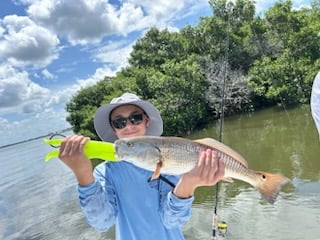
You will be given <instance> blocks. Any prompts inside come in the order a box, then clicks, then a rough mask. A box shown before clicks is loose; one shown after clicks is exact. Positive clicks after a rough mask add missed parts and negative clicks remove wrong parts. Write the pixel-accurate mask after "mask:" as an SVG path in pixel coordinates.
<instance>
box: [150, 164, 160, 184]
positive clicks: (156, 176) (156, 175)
mask: <svg viewBox="0 0 320 240" xmlns="http://www.w3.org/2000/svg"><path fill="white" fill-rule="evenodd" d="M161 168H162V162H158V163H157V165H156V169H155V170H154V172H153V174H152V176H151V180H155V179H157V178H159V176H160V171H161Z"/></svg>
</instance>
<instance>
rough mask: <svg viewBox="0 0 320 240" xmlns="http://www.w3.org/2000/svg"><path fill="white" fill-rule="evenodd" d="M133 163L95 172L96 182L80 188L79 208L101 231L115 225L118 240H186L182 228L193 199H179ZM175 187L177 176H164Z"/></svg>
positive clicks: (107, 164)
mask: <svg viewBox="0 0 320 240" xmlns="http://www.w3.org/2000/svg"><path fill="white" fill-rule="evenodd" d="M151 175H152V172H150V171H148V170H145V169H142V168H138V167H136V166H134V165H132V164H131V163H128V162H125V161H120V162H116V163H114V162H112V163H110V162H105V163H102V164H100V165H98V166H97V167H96V168H95V170H94V177H95V180H96V181H95V182H94V183H93V184H90V185H88V186H85V187H82V186H79V188H78V190H79V198H80V206H81V208H82V211H83V212H84V214H85V216H86V218H87V221H88V223H89V224H90V225H91V226H93V227H94V228H96V229H97V230H99V231H106V230H108V229H109V228H110V227H111V226H112V225H114V224H115V225H116V239H118V240H122V239H125V240H129V239H130V240H131V239H132V240H135V239H143V240H144V239H159V240H160V239H168V240H169V239H174V240H179V239H184V237H183V234H182V230H181V227H182V225H183V224H184V223H185V222H186V221H187V220H188V219H189V218H190V216H191V205H192V202H193V199H194V198H193V197H191V198H188V199H179V198H177V197H176V196H175V195H173V194H172V186H171V185H170V184H168V183H167V182H165V181H163V180H161V179H157V180H153V181H149V179H150V176H151ZM164 176H165V177H166V178H167V179H168V180H169V181H170V182H172V183H173V184H176V183H177V181H178V180H179V177H178V176H167V175H164Z"/></svg>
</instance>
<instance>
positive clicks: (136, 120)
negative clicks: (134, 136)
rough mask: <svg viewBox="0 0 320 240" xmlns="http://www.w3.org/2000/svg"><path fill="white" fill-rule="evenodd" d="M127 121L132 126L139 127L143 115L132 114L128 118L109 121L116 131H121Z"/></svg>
mask: <svg viewBox="0 0 320 240" xmlns="http://www.w3.org/2000/svg"><path fill="white" fill-rule="evenodd" d="M128 120H129V121H130V122H131V124H133V125H139V124H140V123H142V121H143V113H132V114H131V115H130V116H129V117H127V118H125V117H119V118H116V119H114V120H111V121H110V122H111V125H112V126H113V127H114V128H116V129H122V128H125V127H126V126H127V123H128Z"/></svg>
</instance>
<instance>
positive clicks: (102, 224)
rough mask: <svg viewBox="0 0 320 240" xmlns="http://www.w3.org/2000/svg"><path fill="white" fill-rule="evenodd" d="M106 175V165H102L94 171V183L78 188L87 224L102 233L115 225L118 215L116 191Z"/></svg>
mask: <svg viewBox="0 0 320 240" xmlns="http://www.w3.org/2000/svg"><path fill="white" fill-rule="evenodd" d="M105 173H106V164H105V163H102V164H100V165H98V166H97V167H96V168H95V170H94V177H95V182H94V183H92V184H89V185H87V186H80V185H79V186H78V192H79V199H80V207H81V210H82V211H83V213H84V215H85V217H86V219H87V222H88V223H89V224H90V225H91V226H92V227H94V228H95V229H96V230H98V231H101V232H103V231H107V230H108V229H109V228H110V227H111V226H112V225H114V223H115V219H116V214H117V200H116V195H115V191H114V188H113V185H112V184H111V183H110V182H109V180H108V179H107V178H106V176H105Z"/></svg>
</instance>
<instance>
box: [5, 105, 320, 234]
mask: <svg viewBox="0 0 320 240" xmlns="http://www.w3.org/2000/svg"><path fill="white" fill-rule="evenodd" d="M217 136H218V126H216V125H213V126H212V127H210V128H208V129H204V130H202V131H199V132H197V133H196V134H194V135H193V136H191V138H199V137H215V138H217ZM223 142H224V143H225V144H227V145H229V146H230V147H232V148H233V149H235V150H237V151H238V152H239V153H241V154H242V155H243V156H244V157H245V158H246V159H247V161H248V163H249V166H250V168H252V169H256V170H263V171H268V172H274V173H282V174H284V175H286V176H287V177H289V178H290V179H291V180H292V181H291V183H290V184H287V185H286V186H285V187H284V188H283V190H282V192H281V193H280V195H279V197H278V199H277V201H276V203H275V204H274V205H270V204H268V203H266V202H265V201H263V200H261V198H260V196H259V193H258V192H257V191H256V190H255V189H253V188H252V187H251V186H249V185H248V184H246V183H243V182H240V181H235V182H234V183H222V184H220V185H219V186H220V190H219V202H218V217H219V219H220V220H224V221H226V222H227V224H228V232H227V237H228V239H231V240H232V239H235V240H248V239H262V240H264V239H268V240H269V239H271V240H282V239H283V240H287V239H290V240H294V239H297V240H298V239H308V240H319V239H320V231H319V230H318V226H319V224H320V193H319V192H320V191H319V189H320V159H319V156H320V142H319V138H318V133H317V132H316V128H315V125H314V123H313V120H312V118H311V115H310V109H309V108H308V107H303V108H298V109H292V110H286V111H280V110H277V109H268V110H264V111H261V112H257V113H255V114H253V115H243V116H237V117H232V118H228V119H226V120H225V123H224V131H223ZM51 150H52V148H50V147H49V146H47V145H45V144H44V143H43V142H42V140H34V141H31V142H27V143H23V144H19V145H15V146H11V147H7V148H2V149H0V179H1V182H0V239H8V240H11V239H39V240H40V239H50V240H52V239H59V240H60V239H67V240H68V239H70V240H73V239H88V240H89V239H114V229H111V230H110V231H109V232H107V233H98V232H96V231H95V230H94V229H92V228H91V227H90V226H88V225H87V223H86V221H85V220H84V218H83V215H82V213H81V210H80V208H79V203H78V199H77V192H76V180H75V178H74V176H73V175H72V173H71V172H70V170H69V169H68V168H67V167H66V166H64V165H63V164H62V163H61V162H60V161H58V160H57V159H53V160H51V161H50V162H48V163H45V162H44V161H43V159H44V156H45V154H46V153H47V152H49V151H51ZM214 200H215V187H202V188H199V189H197V191H196V194H195V201H194V204H193V215H192V217H191V219H190V221H189V222H188V223H187V224H186V225H185V227H184V234H185V237H186V239H188V240H191V239H192V240H195V239H201V240H202V239H207V240H208V239H210V237H211V234H212V230H211V222H212V212H213V203H214Z"/></svg>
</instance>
